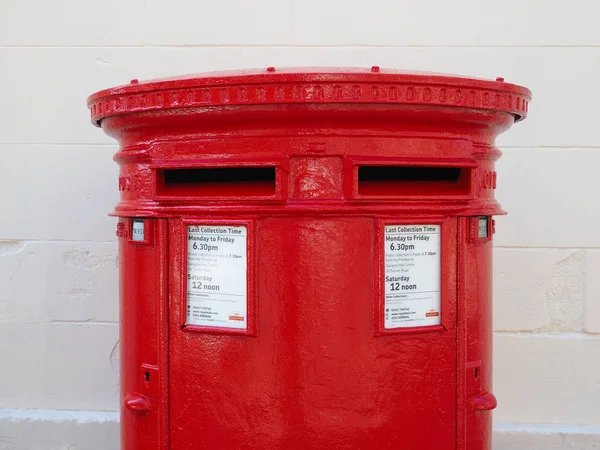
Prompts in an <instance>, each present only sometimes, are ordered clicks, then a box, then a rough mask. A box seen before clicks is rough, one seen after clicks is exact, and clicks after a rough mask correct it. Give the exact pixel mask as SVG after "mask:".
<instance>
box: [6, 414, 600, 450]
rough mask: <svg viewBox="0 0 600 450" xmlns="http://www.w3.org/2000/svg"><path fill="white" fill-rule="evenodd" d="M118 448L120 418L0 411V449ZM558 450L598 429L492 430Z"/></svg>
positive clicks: (511, 446)
mask: <svg viewBox="0 0 600 450" xmlns="http://www.w3.org/2000/svg"><path fill="white" fill-rule="evenodd" d="M118 448H119V415H118V413H113V412H97V411H39V410H13V409H10V410H0V450H118ZM562 449H564V450H600V427H565V426H558V425H557V426H554V425H507V424H495V425H494V450H562ZM172 450H177V449H172ZM265 450H275V449H265ZM424 450H434V449H424ZM435 450H445V449H435Z"/></svg>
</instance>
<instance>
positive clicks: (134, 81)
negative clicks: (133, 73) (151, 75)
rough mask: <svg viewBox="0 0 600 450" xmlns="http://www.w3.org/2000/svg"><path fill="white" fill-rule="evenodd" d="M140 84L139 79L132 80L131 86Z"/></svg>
mask: <svg viewBox="0 0 600 450" xmlns="http://www.w3.org/2000/svg"><path fill="white" fill-rule="evenodd" d="M138 83H139V81H138V79H137V78H134V79H133V80H131V84H138Z"/></svg>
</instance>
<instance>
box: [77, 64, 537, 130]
mask: <svg viewBox="0 0 600 450" xmlns="http://www.w3.org/2000/svg"><path fill="white" fill-rule="evenodd" d="M530 100H531V92H530V91H529V90H528V89H526V88H524V87H522V86H517V85H514V84H510V83H506V82H504V80H503V79H502V78H497V79H496V80H485V79H479V78H469V77H463V76H456V75H444V74H436V73H428V72H409V71H398V70H388V69H383V68H382V69H380V68H379V67H377V66H373V67H371V68H366V69H360V68H281V69H280V68H274V67H268V68H265V69H258V70H240V71H228V72H209V73H203V74H196V75H186V76H180V77H174V78H164V79H155V80H149V81H137V80H132V81H131V82H130V83H129V84H127V85H123V86H118V87H114V88H111V89H106V90H103V91H100V92H97V93H95V94H93V95H91V96H90V97H89V98H88V107H89V108H90V113H91V120H92V122H93V123H94V124H95V125H97V126H100V123H101V121H102V120H103V119H105V118H108V117H112V116H120V115H127V114H137V113H146V112H159V111H165V112H166V111H169V110H174V109H188V108H206V107H236V108H240V107H243V106H244V105H249V106H256V105H276V104H280V105H284V104H288V105H289V104H297V105H301V104H305V105H306V104H363V105H365V107H367V105H373V104H380V105H381V104H387V105H407V106H408V105H414V106H434V107H446V108H461V109H464V108H467V109H471V110H481V111H490V112H501V113H508V114H511V115H513V116H514V118H515V121H520V120H522V119H524V118H525V117H526V116H527V109H528V105H529V101H530Z"/></svg>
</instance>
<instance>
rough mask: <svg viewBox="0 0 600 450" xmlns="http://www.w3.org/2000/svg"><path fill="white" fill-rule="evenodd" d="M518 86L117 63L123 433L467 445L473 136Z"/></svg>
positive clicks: (221, 441)
mask: <svg viewBox="0 0 600 450" xmlns="http://www.w3.org/2000/svg"><path fill="white" fill-rule="evenodd" d="M529 100H530V92H529V91H528V90H527V89H525V88H522V87H519V86H515V85H512V84H508V83H505V82H503V80H501V79H498V80H497V81H486V80H476V79H469V78H461V77H454V76H443V75H433V74H416V73H405V72H396V71H385V70H379V69H378V68H372V69H370V70H357V69H323V70H289V69H287V70H279V69H273V68H269V69H266V70H264V71H255V72H233V73H214V74H206V75H200V76H190V77H183V78H177V79H170V80H157V81H150V82H144V83H138V82H137V81H135V80H134V81H132V83H131V84H129V85H127V86H122V87H118V88H114V89H110V90H106V91H102V92H99V93H97V94H94V95H93V96H91V97H90V98H89V100H88V102H89V107H90V109H91V114H92V120H93V122H94V123H95V124H96V125H98V126H101V127H102V128H103V129H104V130H105V131H106V132H107V133H108V134H110V135H111V136H113V137H115V138H116V139H118V141H119V143H120V150H119V151H118V152H117V154H116V155H115V160H116V161H117V162H118V163H119V165H120V166H121V173H120V178H119V189H120V191H121V202H120V203H119V205H118V206H117V208H116V212H115V215H117V216H118V217H119V222H118V227H117V235H118V236H119V250H120V265H119V266H120V276H121V281H120V282H121V361H122V362H121V364H122V368H121V390H122V399H123V410H122V415H121V421H122V444H121V445H122V449H123V450H167V449H171V450H184V449H186V450H188V449H189V450H192V449H193V450H197V449H219V450H225V449H249V450H250V449H285V450H291V449H302V450H311V449H315V450H317V449H318V450H322V449H379V450H381V449H394V450H396V449H411V450H412V449H418V450H422V449H436V450H451V449H468V450H489V449H490V448H491V447H490V445H491V444H490V441H491V412H490V411H491V410H492V409H493V408H494V407H495V405H496V400H495V398H494V396H493V394H492V380H491V378H492V367H491V365H492V358H491V349H492V327H491V324H492V322H491V295H492V289H491V286H492V274H491V273H492V234H493V232H494V221H493V216H494V215H497V214H501V213H502V210H501V209H500V206H499V205H498V203H497V202H496V201H495V200H494V189H495V188H496V172H495V169H494V162H495V160H496V159H497V158H498V157H499V156H500V152H499V151H498V150H497V149H496V148H495V147H494V139H495V137H496V136H497V135H498V134H499V133H501V132H502V131H504V130H506V129H507V128H509V127H510V126H511V124H512V123H513V122H515V121H518V120H521V119H523V118H524V117H525V116H526V113H527V107H528V103H529Z"/></svg>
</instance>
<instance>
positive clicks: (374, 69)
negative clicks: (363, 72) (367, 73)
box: [371, 66, 379, 73]
mask: <svg viewBox="0 0 600 450" xmlns="http://www.w3.org/2000/svg"><path fill="white" fill-rule="evenodd" d="M371 72H373V73H377V72H379V66H373V67H371Z"/></svg>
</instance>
